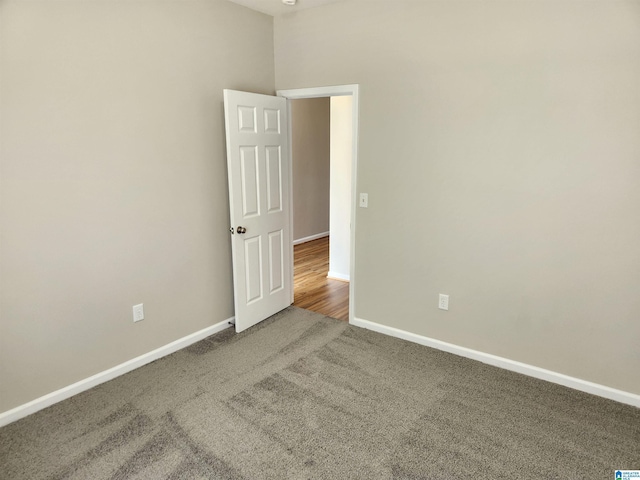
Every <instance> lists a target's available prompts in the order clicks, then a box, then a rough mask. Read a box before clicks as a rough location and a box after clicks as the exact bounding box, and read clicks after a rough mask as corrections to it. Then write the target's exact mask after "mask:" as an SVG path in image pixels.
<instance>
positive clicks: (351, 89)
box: [276, 84, 360, 323]
mask: <svg viewBox="0 0 640 480" xmlns="http://www.w3.org/2000/svg"><path fill="white" fill-rule="evenodd" d="M358 90H359V85H357V84H352V85H334V86H330V87H312V88H295V89H290V90H278V91H277V92H276V95H278V96H279V97H284V98H286V99H287V116H288V117H289V119H288V122H289V125H288V126H287V127H288V128H289V152H290V155H293V148H292V139H293V135H292V134H291V133H292V132H291V131H292V122H291V100H297V99H300V98H318V97H340V96H346V95H351V98H352V110H351V118H352V122H353V142H352V145H353V146H352V150H353V151H352V154H351V231H350V234H349V238H350V241H349V244H350V245H349V249H350V259H349V323H353V319H354V318H355V308H354V306H355V280H356V276H355V264H356V208H357V205H358V202H357V198H358V194H357V190H356V187H357V185H358V182H357V180H358V119H359V118H358V112H359V111H360V110H359V99H358ZM289 178H290V179H291V181H290V182H289V205H290V206H291V208H290V209H289V217H290V225H291V228H290V229H289V232H290V235H291V244H292V245H293V208H294V205H293V188H292V186H293V161H290V162H289ZM290 255H291V303H293V248H292V249H291V253H290Z"/></svg>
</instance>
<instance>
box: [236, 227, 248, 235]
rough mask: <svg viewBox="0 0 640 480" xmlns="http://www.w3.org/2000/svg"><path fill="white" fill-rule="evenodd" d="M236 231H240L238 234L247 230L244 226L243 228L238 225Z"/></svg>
mask: <svg viewBox="0 0 640 480" xmlns="http://www.w3.org/2000/svg"><path fill="white" fill-rule="evenodd" d="M236 232H238V233H240V234H242V233H246V232H247V229H246V228H244V227H238V228H236Z"/></svg>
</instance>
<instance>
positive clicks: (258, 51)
mask: <svg viewBox="0 0 640 480" xmlns="http://www.w3.org/2000/svg"><path fill="white" fill-rule="evenodd" d="M0 15H1V20H0V21H1V24H0V44H1V46H2V50H1V56H0V71H1V75H2V78H1V87H0V88H1V90H0V111H1V112H2V118H1V122H2V123H1V130H0V143H1V147H0V148H1V149H2V150H1V159H2V165H1V169H2V170H1V174H2V175H1V182H2V183H1V213H0V221H1V235H2V238H1V240H2V246H1V250H0V261H1V269H2V271H1V274H2V277H1V278H2V280H1V281H2V284H1V299H0V301H1V307H0V308H1V310H0V313H1V315H2V317H1V321H0V412H2V411H5V410H8V409H10V408H12V407H15V406H17V405H20V404H23V403H25V402H27V401H30V400H33V399H34V398H37V397H39V396H41V395H44V394H47V393H49V392H52V391H54V390H56V389H59V388H62V387H65V386H67V385H69V384H71V383H74V382H76V381H78V380H81V379H84V378H86V377H89V376H90V375H93V374H95V373H97V372H101V371H104V370H106V369H108V368H111V367H113V366H115V365H118V364H120V363H122V362H125V361H127V360H129V359H131V358H134V357H136V356H138V355H141V354H143V353H146V352H149V351H151V350H153V349H155V348H158V347H160V346H163V345H166V344H168V343H170V342H172V341H174V340H176V339H178V338H181V337H183V336H186V335H188V334H191V333H193V332H196V331H198V330H201V329H203V328H205V327H207V326H210V325H213V324H215V323H218V322H220V321H223V320H225V319H227V318H229V317H231V316H232V315H233V292H232V273H231V245H230V241H229V233H228V223H229V207H228V197H227V177H226V175H227V173H226V156H225V144H224V116H223V106H222V90H223V88H232V89H237V90H249V91H254V92H258V93H268V94H273V92H274V67H273V19H272V18H271V17H269V16H266V15H263V14H260V13H257V12H254V11H251V10H248V9H246V8H244V7H240V6H238V5H235V4H232V3H230V2H224V1H214V2H211V1H189V2H113V1H91V2H82V1H56V2H50V1H29V2H21V1H3V2H1V3H0ZM138 303H144V306H145V315H146V319H145V320H144V321H142V322H140V323H136V324H134V323H133V322H132V312H131V307H132V305H134V304H138Z"/></svg>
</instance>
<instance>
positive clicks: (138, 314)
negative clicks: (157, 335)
mask: <svg viewBox="0 0 640 480" xmlns="http://www.w3.org/2000/svg"><path fill="white" fill-rule="evenodd" d="M140 320H144V304H143V303H140V304H138V305H134V306H133V321H134V322H139V321H140Z"/></svg>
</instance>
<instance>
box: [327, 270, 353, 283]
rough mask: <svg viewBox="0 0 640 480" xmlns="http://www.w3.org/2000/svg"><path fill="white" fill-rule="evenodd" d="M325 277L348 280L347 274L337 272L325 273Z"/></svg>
mask: <svg viewBox="0 0 640 480" xmlns="http://www.w3.org/2000/svg"><path fill="white" fill-rule="evenodd" d="M327 278H332V279H333V280H341V281H343V282H348V281H349V275H345V274H344V273H338V272H329V273H327Z"/></svg>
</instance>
